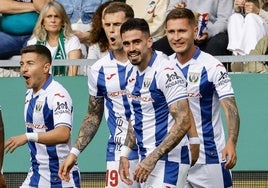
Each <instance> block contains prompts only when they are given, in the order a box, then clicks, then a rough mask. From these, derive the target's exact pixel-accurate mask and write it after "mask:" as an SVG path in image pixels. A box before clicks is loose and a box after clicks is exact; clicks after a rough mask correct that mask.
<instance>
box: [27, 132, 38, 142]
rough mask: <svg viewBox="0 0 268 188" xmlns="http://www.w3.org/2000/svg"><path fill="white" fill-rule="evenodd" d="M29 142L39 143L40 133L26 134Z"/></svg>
mask: <svg viewBox="0 0 268 188" xmlns="http://www.w3.org/2000/svg"><path fill="white" fill-rule="evenodd" d="M25 134H26V137H27V140H28V141H31V142H37V141H38V133H25Z"/></svg>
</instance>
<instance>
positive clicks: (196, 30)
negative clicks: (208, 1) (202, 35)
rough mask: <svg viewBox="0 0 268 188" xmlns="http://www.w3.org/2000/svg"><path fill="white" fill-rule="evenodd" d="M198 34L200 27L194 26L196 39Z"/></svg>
mask: <svg viewBox="0 0 268 188" xmlns="http://www.w3.org/2000/svg"><path fill="white" fill-rule="evenodd" d="M197 33H198V26H194V39H195V38H196V36H197Z"/></svg>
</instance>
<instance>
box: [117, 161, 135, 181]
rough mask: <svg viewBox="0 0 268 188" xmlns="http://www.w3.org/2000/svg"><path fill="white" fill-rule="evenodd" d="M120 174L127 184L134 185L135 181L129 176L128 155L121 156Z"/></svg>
mask: <svg viewBox="0 0 268 188" xmlns="http://www.w3.org/2000/svg"><path fill="white" fill-rule="evenodd" d="M119 175H120V178H121V180H122V181H123V182H124V183H126V184H127V185H132V184H133V182H132V181H131V179H130V178H129V177H130V175H129V160H128V158H126V157H120V163H119Z"/></svg>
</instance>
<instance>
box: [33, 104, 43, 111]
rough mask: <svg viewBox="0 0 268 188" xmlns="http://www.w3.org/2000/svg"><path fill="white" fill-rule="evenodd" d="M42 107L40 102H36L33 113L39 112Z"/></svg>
mask: <svg viewBox="0 0 268 188" xmlns="http://www.w3.org/2000/svg"><path fill="white" fill-rule="evenodd" d="M42 107H43V102H42V101H37V102H36V104H35V112H41V110H42Z"/></svg>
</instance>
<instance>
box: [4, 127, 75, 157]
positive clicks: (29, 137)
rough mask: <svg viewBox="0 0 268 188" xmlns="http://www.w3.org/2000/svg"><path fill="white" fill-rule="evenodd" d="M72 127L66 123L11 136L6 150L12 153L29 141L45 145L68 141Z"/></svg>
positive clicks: (6, 144)
mask: <svg viewBox="0 0 268 188" xmlns="http://www.w3.org/2000/svg"><path fill="white" fill-rule="evenodd" d="M70 131H71V130H70V128H69V127H67V126H65V125H58V126H57V127H56V128H55V129H53V130H50V131H48V132H42V133H26V134H21V135H17V136H12V137H10V138H9V139H8V140H7V141H6V143H5V152H6V153H12V152H13V151H14V150H15V149H16V148H17V147H19V146H22V145H24V144H26V143H27V142H28V141H32V142H37V143H40V144H45V145H56V144H62V143H67V142H68V140H69V139H70Z"/></svg>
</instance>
